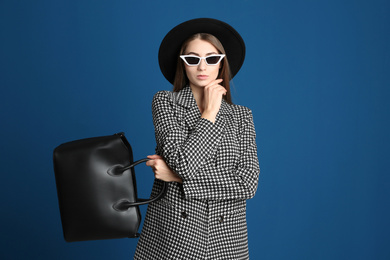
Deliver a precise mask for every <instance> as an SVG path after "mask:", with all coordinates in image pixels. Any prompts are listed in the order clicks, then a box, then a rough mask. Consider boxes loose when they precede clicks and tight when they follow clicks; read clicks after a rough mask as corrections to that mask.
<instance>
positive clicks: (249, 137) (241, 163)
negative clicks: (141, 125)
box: [152, 92, 260, 200]
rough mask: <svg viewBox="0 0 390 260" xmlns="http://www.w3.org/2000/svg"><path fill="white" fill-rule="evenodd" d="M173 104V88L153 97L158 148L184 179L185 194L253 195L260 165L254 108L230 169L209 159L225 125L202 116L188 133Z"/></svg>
mask: <svg viewBox="0 0 390 260" xmlns="http://www.w3.org/2000/svg"><path fill="white" fill-rule="evenodd" d="M172 106H173V102H172V99H171V98H170V97H169V92H158V93H157V94H156V95H155V97H154V98H153V105H152V111H153V122H154V126H155V133H156V141H157V149H156V152H157V153H158V154H159V155H161V156H162V157H163V158H164V159H165V161H166V163H167V164H168V165H169V166H170V167H171V168H172V170H173V171H175V172H176V173H177V174H179V175H180V177H181V178H182V179H183V190H184V196H185V197H186V198H188V199H207V200H231V199H249V198H251V197H253V196H254V194H255V192H256V189H257V183H258V176H259V172H260V169H259V163H258V158H257V147H256V142H255V138H256V133H255V129H254V124H253V118H252V113H251V112H250V110H249V109H247V111H246V113H245V117H244V118H243V120H242V128H241V132H240V157H239V158H238V163H237V166H236V167H235V169H233V170H232V169H230V170H227V169H225V168H223V167H218V166H216V165H215V164H213V163H210V160H209V158H210V157H211V155H212V154H213V153H214V152H215V150H216V149H217V148H218V144H219V143H220V141H221V138H222V128H221V126H220V125H219V124H217V123H215V124H213V123H212V122H210V121H209V120H207V119H203V118H199V119H198V121H197V122H196V124H195V127H194V129H193V130H192V132H191V133H190V134H187V133H186V132H185V131H183V129H182V127H181V126H179V125H178V122H177V118H176V116H175V115H174V111H173V109H172Z"/></svg>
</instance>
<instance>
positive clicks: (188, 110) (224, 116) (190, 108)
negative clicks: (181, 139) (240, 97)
mask: <svg viewBox="0 0 390 260" xmlns="http://www.w3.org/2000/svg"><path fill="white" fill-rule="evenodd" d="M176 101H177V104H178V106H179V107H180V114H181V115H182V116H181V117H182V118H183V119H184V122H185V124H186V125H187V126H188V128H189V129H193V128H194V126H195V124H196V122H197V121H198V120H199V118H200V117H201V113H200V111H199V108H198V105H197V104H196V101H195V98H194V95H193V94H192V91H191V88H190V87H189V86H186V87H184V88H183V89H182V90H180V91H179V92H177V96H176ZM231 116H232V108H231V107H230V105H229V104H228V103H226V101H225V100H222V103H221V107H220V109H219V112H218V114H217V118H216V122H217V123H218V124H219V125H220V126H221V127H222V128H224V126H225V123H226V120H229V118H230V117H231Z"/></svg>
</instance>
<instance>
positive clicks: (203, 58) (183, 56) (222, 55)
mask: <svg viewBox="0 0 390 260" xmlns="http://www.w3.org/2000/svg"><path fill="white" fill-rule="evenodd" d="M214 56H217V57H219V60H218V62H217V63H215V64H208V63H207V60H206V59H207V58H210V57H214ZM225 56H226V55H225V54H211V55H209V56H206V57H199V56H196V55H180V58H181V59H182V60H183V61H184V62H185V63H186V64H187V65H188V66H198V65H199V64H200V61H201V60H204V61H205V62H206V64H207V65H209V66H215V65H218V64H219V63H220V62H221V60H222V59H223V58H224V57H225ZM187 57H192V58H198V59H199V62H198V63H197V64H189V63H188V62H187V61H186V58H187Z"/></svg>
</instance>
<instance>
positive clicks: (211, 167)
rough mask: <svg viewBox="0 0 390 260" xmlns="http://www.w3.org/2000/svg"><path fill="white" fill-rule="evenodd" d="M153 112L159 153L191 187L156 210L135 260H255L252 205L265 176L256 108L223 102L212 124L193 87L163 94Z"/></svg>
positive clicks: (174, 187) (173, 193) (176, 190)
mask: <svg viewBox="0 0 390 260" xmlns="http://www.w3.org/2000/svg"><path fill="white" fill-rule="evenodd" d="M152 112H153V123H154V126H155V135H156V143H157V146H156V154H158V155H161V156H162V157H163V158H164V160H165V161H166V163H167V164H168V165H169V166H170V167H171V168H172V170H173V171H175V172H176V173H177V174H179V176H180V177H181V178H182V179H183V183H182V184H179V183H176V182H172V183H169V188H168V191H167V194H166V196H165V197H164V198H163V199H161V200H159V201H156V202H153V203H151V204H150V205H149V206H148V210H147V213H146V217H145V221H144V225H143V229H142V232H141V237H140V240H139V241H138V245H137V250H136V253H135V256H134V259H147V260H150V259H153V260H156V259H164V260H166V259H169V260H170V259H185V260H189V259H196V260H200V259H212V260H215V259H224V260H225V259H234V260H237V259H249V253H248V241H247V224H246V200H247V199H250V198H252V197H253V196H254V195H255V192H256V189H257V185H258V177H259V172H260V169H259V162H258V157H257V147H256V142H255V137H256V133H255V128H254V124H253V118H252V112H251V110H249V109H248V108H246V107H243V106H239V105H231V104H228V103H226V102H225V101H224V100H222V104H221V107H220V110H219V112H218V114H217V117H216V120H215V122H214V123H212V122H210V121H209V120H207V119H204V118H201V114H200V111H199V109H198V106H197V104H196V101H195V99H194V97H193V94H192V91H191V89H190V87H189V86H186V87H185V88H183V89H182V90H181V91H179V92H170V91H160V92H158V93H156V95H155V96H154V98H153V102H152ZM161 187H162V186H161V181H160V180H156V181H155V183H154V186H153V191H152V196H153V195H154V194H156V193H157V192H158V191H159V190H160V189H161Z"/></svg>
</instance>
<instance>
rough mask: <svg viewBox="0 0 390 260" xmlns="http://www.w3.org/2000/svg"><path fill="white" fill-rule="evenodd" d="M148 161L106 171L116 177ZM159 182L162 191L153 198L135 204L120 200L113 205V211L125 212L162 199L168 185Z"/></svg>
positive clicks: (139, 161)
mask: <svg viewBox="0 0 390 260" xmlns="http://www.w3.org/2000/svg"><path fill="white" fill-rule="evenodd" d="M149 160H150V159H148V158H144V159H140V160H138V161H135V162H134V163H132V164H131V165H129V166H126V167H123V168H118V167H114V168H111V169H110V170H108V174H110V175H116V174H118V173H123V172H124V171H126V170H129V169H131V168H134V167H135V166H136V165H138V164H140V163H143V162H147V161H149ZM161 182H162V185H163V186H162V189H161V191H160V192H159V193H158V194H157V195H156V196H155V197H153V198H150V199H137V201H135V202H130V201H128V200H120V201H118V202H117V203H115V204H114V205H113V208H114V209H115V210H119V211H125V210H127V209H128V208H130V207H134V206H139V205H144V204H148V203H151V202H153V201H156V200H159V199H161V198H162V197H164V196H165V194H166V193H167V190H168V183H167V182H165V181H161Z"/></svg>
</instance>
